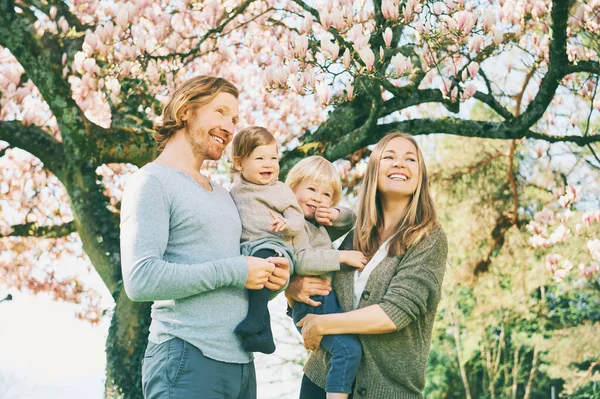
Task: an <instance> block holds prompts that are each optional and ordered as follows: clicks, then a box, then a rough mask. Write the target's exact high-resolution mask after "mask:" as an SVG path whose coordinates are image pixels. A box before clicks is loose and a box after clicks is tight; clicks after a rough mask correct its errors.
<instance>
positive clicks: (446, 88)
mask: <svg viewBox="0 0 600 399" xmlns="http://www.w3.org/2000/svg"><path fill="white" fill-rule="evenodd" d="M451 88H452V81H451V80H450V79H448V78H443V79H442V86H441V87H440V90H441V91H442V94H443V95H444V96H447V95H448V93H449V92H450V89H451Z"/></svg>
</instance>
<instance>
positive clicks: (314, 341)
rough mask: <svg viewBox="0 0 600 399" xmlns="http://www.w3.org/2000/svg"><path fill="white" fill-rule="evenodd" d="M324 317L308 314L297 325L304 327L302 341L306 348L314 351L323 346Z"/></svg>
mask: <svg viewBox="0 0 600 399" xmlns="http://www.w3.org/2000/svg"><path fill="white" fill-rule="evenodd" d="M323 316H324V315H316V314H308V315H306V316H304V318H302V320H300V321H299V322H298V323H297V324H296V325H297V326H298V327H302V339H304V347H305V348H306V349H308V350H311V351H314V350H315V349H317V348H318V347H319V346H320V345H321V340H322V339H323V333H322V332H321V327H322V323H321V321H323Z"/></svg>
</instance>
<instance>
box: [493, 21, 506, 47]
mask: <svg viewBox="0 0 600 399" xmlns="http://www.w3.org/2000/svg"><path fill="white" fill-rule="evenodd" d="M503 40H504V31H503V30H502V28H501V27H500V26H498V25H496V27H495V28H494V43H495V44H496V46H499V45H500V43H502V41H503Z"/></svg>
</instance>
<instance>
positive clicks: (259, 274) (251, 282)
mask: <svg viewBox="0 0 600 399" xmlns="http://www.w3.org/2000/svg"><path fill="white" fill-rule="evenodd" d="M244 258H246V263H247V264H248V279H247V280H246V285H244V288H247V289H249V290H260V289H263V288H264V287H265V284H267V282H268V281H269V278H270V277H271V275H272V274H273V272H274V271H275V265H274V264H273V263H271V262H269V261H268V260H266V259H262V258H257V257H255V256H245V257H244Z"/></svg>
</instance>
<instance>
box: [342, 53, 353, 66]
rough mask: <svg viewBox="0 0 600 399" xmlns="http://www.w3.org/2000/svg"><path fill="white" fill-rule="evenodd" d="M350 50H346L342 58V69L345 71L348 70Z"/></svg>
mask: <svg viewBox="0 0 600 399" xmlns="http://www.w3.org/2000/svg"><path fill="white" fill-rule="evenodd" d="M350 61H351V59H350V50H349V49H346V50H345V51H344V57H343V63H344V68H346V69H350Z"/></svg>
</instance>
